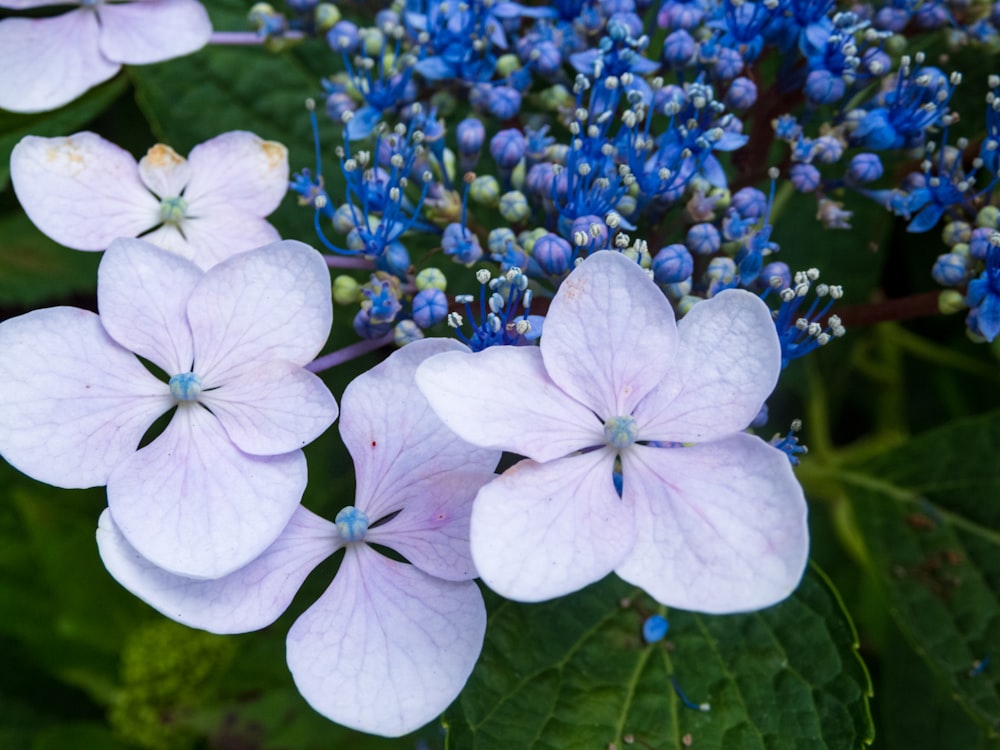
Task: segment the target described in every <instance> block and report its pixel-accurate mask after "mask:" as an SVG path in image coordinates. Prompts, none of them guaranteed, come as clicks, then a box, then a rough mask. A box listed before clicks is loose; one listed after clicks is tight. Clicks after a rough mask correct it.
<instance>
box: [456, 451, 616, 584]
mask: <svg viewBox="0 0 1000 750" xmlns="http://www.w3.org/2000/svg"><path fill="white" fill-rule="evenodd" d="M613 466H614V453H613V452H612V451H611V450H610V449H607V448H603V449H600V450H596V451H592V452H590V453H584V454H581V455H576V456H569V457H567V458H560V459H557V460H555V461H550V462H548V463H544V464H539V463H535V462H534V461H530V460H524V461H521V462H520V463H519V464H517V465H516V466H514V467H513V468H512V469H508V470H507V471H505V472H504V473H503V474H501V475H500V476H499V477H498V478H497V479H495V480H494V481H493V482H491V483H490V484H488V485H486V486H485V487H483V489H481V490H480V491H479V494H478V495H477V496H476V502H475V503H474V505H473V507H472V559H473V560H474V561H475V563H476V569H477V570H478V571H479V575H480V576H481V577H482V579H483V582H484V583H486V584H487V585H488V586H489V587H490V588H491V589H493V590H494V591H496V592H497V593H498V594H500V595H501V596H505V597H507V598H508V599H514V600H516V601H523V602H538V601H543V600H546V599H553V598H555V597H557V596H562V595H563V594H569V593H572V592H573V591H576V590H578V589H581V588H583V587H584V586H586V585H587V584H590V583H594V582H595V581H599V580H600V579H602V578H604V576H606V575H607V574H608V573H610V572H611V571H612V570H614V568H615V566H616V565H618V564H619V563H620V562H621V561H622V559H623V558H624V557H625V555H626V554H627V553H628V551H629V549H631V547H632V540H633V538H634V537H635V527H634V526H635V524H634V521H633V514H632V508H631V507H630V506H629V505H627V504H626V503H623V502H622V500H621V498H620V497H618V494H617V493H616V492H615V486H614V482H613V479H612V469H613Z"/></svg>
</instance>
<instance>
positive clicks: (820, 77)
mask: <svg viewBox="0 0 1000 750" xmlns="http://www.w3.org/2000/svg"><path fill="white" fill-rule="evenodd" d="M803 91H804V93H805V95H806V99H808V100H809V101H810V102H812V103H813V104H832V103H833V102H836V101H840V100H841V99H843V98H844V94H845V93H846V91H847V86H846V85H845V84H844V79H843V78H841V77H840V76H838V75H835V74H833V73H831V72H830V71H829V70H826V69H825V68H820V69H819V70H814V71H812V72H811V73H810V74H809V75H808V76H807V77H806V85H805V87H804V88H803Z"/></svg>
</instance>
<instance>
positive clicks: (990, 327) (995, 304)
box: [976, 294, 1000, 341]
mask: <svg viewBox="0 0 1000 750" xmlns="http://www.w3.org/2000/svg"><path fill="white" fill-rule="evenodd" d="M976 323H977V325H978V326H979V332H980V333H981V334H983V338H985V339H986V340H987V341H993V339H995V338H996V337H997V334H1000V297H998V296H997V295H995V294H987V295H986V298H985V299H984V300H983V304H981V305H980V306H979V309H978V318H977V320H976Z"/></svg>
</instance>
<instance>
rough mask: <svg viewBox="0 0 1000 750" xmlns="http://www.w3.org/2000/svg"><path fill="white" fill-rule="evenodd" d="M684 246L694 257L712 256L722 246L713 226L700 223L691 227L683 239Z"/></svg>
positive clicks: (716, 230)
mask: <svg viewBox="0 0 1000 750" xmlns="http://www.w3.org/2000/svg"><path fill="white" fill-rule="evenodd" d="M737 195H739V193H737ZM684 244H685V245H687V248H688V249H689V250H690V251H691V252H692V253H695V254H696V255H712V254H713V253H716V252H718V251H719V247H720V246H721V245H722V238H721V237H720V236H719V230H718V229H716V228H715V225H714V224H709V223H708V222H702V223H700V224H695V225H693V226H692V227H691V228H690V229H689V230H688V232H687V236H685V238H684Z"/></svg>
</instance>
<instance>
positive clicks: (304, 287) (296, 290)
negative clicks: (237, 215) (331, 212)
mask: <svg viewBox="0 0 1000 750" xmlns="http://www.w3.org/2000/svg"><path fill="white" fill-rule="evenodd" d="M188 321H189V322H190V324H191V329H192V331H193V333H194V342H195V344H194V351H195V367H196V368H197V370H198V374H199V375H201V377H202V379H203V380H204V382H205V383H206V384H207V383H209V382H211V383H212V384H213V385H221V384H223V383H225V382H226V381H227V380H230V379H232V378H235V377H237V376H238V375H239V374H241V373H242V372H245V371H247V370H251V369H253V368H255V367H257V366H258V365H260V364H262V363H264V362H273V361H276V360H285V361H288V362H293V363H295V364H298V365H305V364H306V363H308V362H310V361H312V359H313V358H314V357H315V356H316V354H317V353H318V352H319V350H320V349H321V348H322V347H323V344H324V343H325V342H326V337H327V336H328V335H329V333H330V324H331V323H332V321H333V306H332V303H331V300H330V272H329V270H328V268H327V265H326V263H325V262H324V260H323V256H322V255H320V254H319V253H318V252H316V251H315V250H313V249H312V248H311V247H309V246H308V245H306V244H303V243H301V242H295V241H293V240H285V241H282V242H276V243H274V244H273V245H265V246H264V247H261V248H257V249H256V250H250V251H249V252H245V253H240V254H239V255H234V256H233V257H232V258H230V259H229V260H226V261H224V262H223V263H220V264H219V265H217V266H215V267H213V268H212V269H211V270H210V271H208V272H207V273H206V274H205V277H204V278H203V279H202V281H201V283H200V284H198V286H197V287H196V288H195V290H194V292H193V293H192V294H191V299H190V301H189V302H188Z"/></svg>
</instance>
